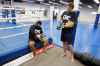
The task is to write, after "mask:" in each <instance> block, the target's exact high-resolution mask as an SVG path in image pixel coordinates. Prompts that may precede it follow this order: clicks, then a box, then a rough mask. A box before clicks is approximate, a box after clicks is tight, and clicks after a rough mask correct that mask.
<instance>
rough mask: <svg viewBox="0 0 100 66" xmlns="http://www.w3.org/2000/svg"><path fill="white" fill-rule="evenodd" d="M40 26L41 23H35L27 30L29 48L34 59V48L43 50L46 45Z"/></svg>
mask: <svg viewBox="0 0 100 66" xmlns="http://www.w3.org/2000/svg"><path fill="white" fill-rule="evenodd" d="M41 25H42V22H41V21H37V22H36V24H35V25H32V26H31V27H30V30H29V47H30V48H31V50H32V52H33V56H34V57H35V56H36V52H35V49H36V47H38V48H43V47H44V46H46V45H47V44H48V41H47V38H46V37H45V36H44V35H43V30H42V27H41ZM44 51H45V48H44Z"/></svg>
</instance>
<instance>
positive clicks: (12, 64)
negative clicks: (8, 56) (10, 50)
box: [3, 52, 33, 66]
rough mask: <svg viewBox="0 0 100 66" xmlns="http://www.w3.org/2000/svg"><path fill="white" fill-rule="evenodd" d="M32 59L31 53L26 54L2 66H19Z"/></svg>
mask: <svg viewBox="0 0 100 66" xmlns="http://www.w3.org/2000/svg"><path fill="white" fill-rule="evenodd" d="M32 58H33V55H32V52H31V53H29V54H26V55H24V56H22V57H20V58H18V59H15V60H13V61H11V62H9V63H6V64H4V65H3V66H19V65H20V64H22V63H24V62H26V61H28V60H30V59H32Z"/></svg>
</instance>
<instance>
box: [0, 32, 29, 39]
mask: <svg viewBox="0 0 100 66" xmlns="http://www.w3.org/2000/svg"><path fill="white" fill-rule="evenodd" d="M27 33H28V32H24V33H18V34H13V35H8V36H3V37H0V39H4V38H10V37H15V36H19V35H24V34H27Z"/></svg>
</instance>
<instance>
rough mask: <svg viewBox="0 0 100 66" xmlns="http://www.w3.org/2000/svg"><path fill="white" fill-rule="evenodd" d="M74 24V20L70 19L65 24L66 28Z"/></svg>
mask: <svg viewBox="0 0 100 66" xmlns="http://www.w3.org/2000/svg"><path fill="white" fill-rule="evenodd" d="M73 26H74V22H73V21H70V20H69V21H68V22H67V23H66V24H64V27H65V28H70V27H73Z"/></svg>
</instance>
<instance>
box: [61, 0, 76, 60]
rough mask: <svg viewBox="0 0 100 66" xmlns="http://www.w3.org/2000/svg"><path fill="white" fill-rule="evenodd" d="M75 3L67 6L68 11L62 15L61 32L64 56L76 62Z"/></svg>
mask: <svg viewBox="0 0 100 66" xmlns="http://www.w3.org/2000/svg"><path fill="white" fill-rule="evenodd" d="M73 8H74V3H73V2H70V3H69V4H68V6H67V11H64V12H63V14H62V15H61V20H62V24H63V27H62V31H61V41H62V43H63V49H64V56H67V57H68V58H71V60H72V62H73V61H74V54H73V48H72V45H73V31H74V30H75V29H76V28H75V26H76V17H77V16H76V13H75V12H74V11H73Z"/></svg>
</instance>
